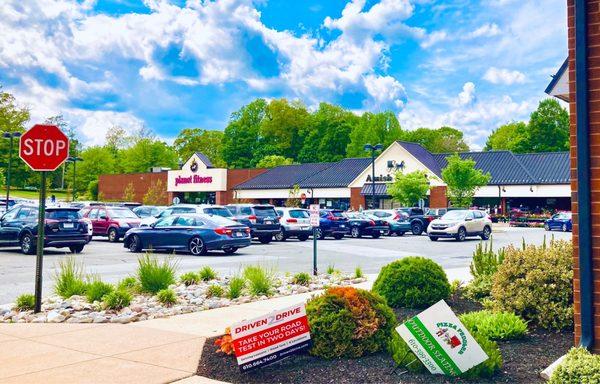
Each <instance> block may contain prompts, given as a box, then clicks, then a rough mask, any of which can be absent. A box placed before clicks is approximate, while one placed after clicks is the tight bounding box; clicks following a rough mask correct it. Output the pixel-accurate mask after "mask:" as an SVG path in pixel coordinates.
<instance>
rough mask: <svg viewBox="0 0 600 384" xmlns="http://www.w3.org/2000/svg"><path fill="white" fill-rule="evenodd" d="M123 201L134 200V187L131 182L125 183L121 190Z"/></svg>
mask: <svg viewBox="0 0 600 384" xmlns="http://www.w3.org/2000/svg"><path fill="white" fill-rule="evenodd" d="M123 201H135V188H134V186H133V183H129V184H127V186H126V187H125V189H124V190H123Z"/></svg>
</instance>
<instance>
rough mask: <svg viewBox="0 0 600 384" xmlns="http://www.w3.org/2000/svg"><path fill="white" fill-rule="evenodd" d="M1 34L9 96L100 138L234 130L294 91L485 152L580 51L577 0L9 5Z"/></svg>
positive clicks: (12, 0) (36, 116) (89, 0)
mask: <svg viewBox="0 0 600 384" xmlns="http://www.w3.org/2000/svg"><path fill="white" fill-rule="evenodd" d="M0 31H1V33H0V85H1V86H2V88H3V90H4V91H8V92H11V93H12V94H14V95H15V97H16V98H17V100H18V102H20V103H21V104H22V105H24V106H27V107H29V108H30V110H31V115H32V118H31V122H30V123H31V124H34V123H38V122H41V121H43V120H44V119H45V118H47V117H50V116H55V115H58V114H62V115H63V116H64V118H65V120H66V121H67V122H68V123H69V124H70V125H71V126H72V127H74V128H75V129H76V131H77V132H78V135H79V137H80V140H81V141H82V142H83V143H84V144H85V145H102V144H103V143H104V141H105V134H106V131H107V130H108V129H109V128H110V127H111V126H113V125H119V126H121V127H123V128H124V129H125V130H126V131H129V132H133V131H135V130H136V129H139V128H140V127H142V126H145V127H147V128H150V129H152V130H153V131H154V132H155V133H156V134H157V135H158V136H159V137H160V138H163V139H164V140H167V141H172V140H173V139H174V138H175V137H176V136H177V134H178V133H179V131H180V130H181V129H184V128H192V127H198V128H204V129H216V130H222V129H224V128H225V126H226V125H227V122H228V120H229V118H230V115H231V113H232V112H234V111H236V110H238V109H239V108H240V107H241V106H243V105H245V104H247V103H248V102H250V101H252V100H254V99H255V98H258V97H262V98H266V99H272V98H280V97H285V98H288V99H290V100H291V99H298V100H301V101H302V102H303V103H304V104H305V105H306V106H307V107H308V108H310V109H315V108H316V107H317V106H318V104H319V103H320V102H323V101H325V102H330V103H335V104H339V105H342V106H344V107H345V108H348V109H350V110H352V111H354V112H355V113H357V114H360V113H362V112H365V111H372V112H380V111H385V110H392V111H394V113H396V114H397V115H398V119H399V120H400V123H401V125H402V127H403V128H404V129H409V130H410V129H416V128H418V127H429V128H437V127H440V126H442V125H449V126H452V127H455V128H458V129H460V130H462V131H463V132H464V134H465V138H466V140H467V142H468V143H469V145H470V146H471V147H472V148H473V149H480V148H481V147H482V146H483V145H484V144H485V139H486V137H487V136H488V135H489V133H490V132H491V131H492V130H493V129H495V128H497V127H498V126H500V125H502V124H504V123H507V122H509V121H513V120H527V118H528V116H529V114H530V113H531V111H532V110H534V109H535V108H536V106H537V104H538V103H539V101H540V100H542V99H544V98H545V97H547V95H546V94H545V93H544V92H543V91H544V89H545V87H546V86H547V84H548V83H549V81H550V79H551V78H550V76H551V75H553V74H554V73H556V71H557V70H558V68H559V67H560V64H561V63H562V62H563V61H564V59H565V57H566V55H567V33H566V0H454V1H438V0H372V1H367V0H354V1H342V0H321V1H318V0H306V1H302V0H297V1H290V0H255V1H252V0H215V1H201V0H188V1H184V0H171V1H167V0H145V1H138V0H96V1H94V0H84V1H75V0H2V2H1V3H0Z"/></svg>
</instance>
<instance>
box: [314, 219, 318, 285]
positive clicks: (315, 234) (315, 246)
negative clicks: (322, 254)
mask: <svg viewBox="0 0 600 384" xmlns="http://www.w3.org/2000/svg"><path fill="white" fill-rule="evenodd" d="M317 274H318V272H317V227H313V275H315V276H317Z"/></svg>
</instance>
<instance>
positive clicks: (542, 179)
mask: <svg viewBox="0 0 600 384" xmlns="http://www.w3.org/2000/svg"><path fill="white" fill-rule="evenodd" d="M515 157H516V158H517V159H518V160H519V162H520V163H521V164H523V166H524V167H525V168H526V169H527V170H528V171H529V172H530V173H531V175H532V176H533V177H534V178H535V179H536V180H537V183H538V184H568V183H570V182H571V169H570V164H569V152H542V153H523V154H515Z"/></svg>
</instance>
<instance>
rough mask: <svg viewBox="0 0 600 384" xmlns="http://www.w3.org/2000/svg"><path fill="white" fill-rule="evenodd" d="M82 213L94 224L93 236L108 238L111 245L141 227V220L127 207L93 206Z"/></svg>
mask: <svg viewBox="0 0 600 384" xmlns="http://www.w3.org/2000/svg"><path fill="white" fill-rule="evenodd" d="M81 212H82V215H83V217H84V218H87V219H89V220H90V221H91V222H92V228H93V235H94V236H107V237H108V241H110V242H111V243H115V242H117V241H119V239H121V238H122V237H123V236H124V235H125V233H126V232H127V231H128V230H129V229H131V228H136V227H139V226H140V218H139V217H138V216H137V215H136V214H135V213H133V212H132V211H131V209H129V208H126V207H112V206H105V205H93V206H90V207H88V208H84V209H82V211H81Z"/></svg>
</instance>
